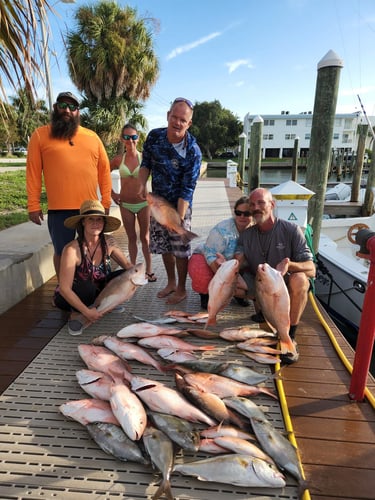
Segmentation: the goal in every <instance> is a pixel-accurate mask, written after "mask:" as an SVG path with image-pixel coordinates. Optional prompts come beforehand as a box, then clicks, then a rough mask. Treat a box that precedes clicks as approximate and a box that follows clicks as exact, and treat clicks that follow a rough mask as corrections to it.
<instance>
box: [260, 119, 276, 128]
mask: <svg viewBox="0 0 375 500" xmlns="http://www.w3.org/2000/svg"><path fill="white" fill-rule="evenodd" d="M263 125H264V126H265V127H273V126H274V125H275V120H264V123H263Z"/></svg>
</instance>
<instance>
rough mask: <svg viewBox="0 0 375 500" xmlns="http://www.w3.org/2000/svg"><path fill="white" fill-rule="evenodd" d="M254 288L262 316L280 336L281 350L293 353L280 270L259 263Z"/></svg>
mask: <svg viewBox="0 0 375 500" xmlns="http://www.w3.org/2000/svg"><path fill="white" fill-rule="evenodd" d="M255 290H256V297H257V301H258V303H259V305H260V307H261V309H262V313H263V316H264V317H265V319H266V320H267V322H268V323H269V325H270V326H271V327H272V328H273V329H274V330H276V332H277V334H278V336H279V338H280V349H281V352H282V353H283V354H284V353H286V352H292V353H295V352H296V348H295V345H294V343H293V341H292V340H291V338H290V337H289V328H290V319H289V312H290V298H289V292H288V289H287V287H286V284H285V281H284V278H283V276H282V274H281V273H280V271H278V270H277V269H274V268H273V267H271V266H270V265H268V264H267V263H264V264H259V266H258V269H257V273H256V277H255Z"/></svg>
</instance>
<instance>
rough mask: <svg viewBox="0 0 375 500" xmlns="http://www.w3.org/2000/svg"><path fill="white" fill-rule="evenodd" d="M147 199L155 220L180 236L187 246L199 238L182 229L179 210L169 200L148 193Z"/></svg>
mask: <svg viewBox="0 0 375 500" xmlns="http://www.w3.org/2000/svg"><path fill="white" fill-rule="evenodd" d="M146 199H147V201H148V204H149V207H150V210H151V215H152V216H153V217H154V219H156V220H157V221H158V222H159V224H161V225H162V226H164V227H166V228H167V229H168V230H169V231H172V232H174V233H177V234H179V235H180V236H181V238H182V241H183V242H184V243H185V244H186V243H188V242H189V241H190V240H192V239H193V238H197V237H198V235H197V234H195V233H192V232H191V231H188V230H187V229H185V228H184V227H182V225H181V218H180V216H179V214H178V212H177V210H176V209H175V208H174V207H173V205H171V204H170V203H169V202H168V201H167V200H165V199H164V198H162V197H161V196H158V195H156V194H153V193H147V195H146Z"/></svg>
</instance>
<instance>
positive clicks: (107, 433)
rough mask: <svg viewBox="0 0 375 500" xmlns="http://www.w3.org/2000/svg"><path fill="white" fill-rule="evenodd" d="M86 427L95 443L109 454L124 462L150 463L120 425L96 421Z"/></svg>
mask: <svg viewBox="0 0 375 500" xmlns="http://www.w3.org/2000/svg"><path fill="white" fill-rule="evenodd" d="M86 428H87V430H88V433H89V434H90V436H91V437H92V439H93V440H94V441H95V443H96V444H97V445H98V446H99V447H100V448H101V449H102V450H103V451H104V452H105V453H108V455H112V456H114V457H115V458H117V459H118V460H122V461H123V462H127V461H130V462H138V463H140V464H148V463H150V462H149V460H147V458H146V457H145V456H144V455H143V454H142V452H141V450H140V448H139V447H138V445H137V444H136V443H134V441H132V440H131V439H129V438H128V437H127V435H126V434H125V432H124V431H123V430H122V429H121V427H119V426H118V425H114V424H106V423H104V422H94V423H92V424H88V425H86Z"/></svg>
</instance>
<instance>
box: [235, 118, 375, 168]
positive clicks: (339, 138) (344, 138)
mask: <svg viewBox="0 0 375 500" xmlns="http://www.w3.org/2000/svg"><path fill="white" fill-rule="evenodd" d="M260 117H261V118H262V119H263V138H262V158H263V159H265V158H291V157H292V156H293V149H294V141H295V139H296V138H298V139H299V141H298V144H299V156H300V157H305V156H307V153H308V151H309V147H310V137H311V126H312V119H313V114H312V111H307V112H303V113H299V114H296V115H292V114H290V113H289V111H281V114H280V115H250V113H247V115H246V116H245V118H244V133H245V134H246V137H247V144H246V145H245V147H246V151H248V148H249V145H250V132H251V125H252V122H253V120H254V119H255V118H257V119H259V118H260ZM368 118H369V120H370V123H374V124H375V117H371V116H370V117H368ZM365 123H366V119H365V117H364V116H363V115H362V114H361V113H360V112H358V113H348V114H337V115H336V116H335V122H334V130H333V138H332V149H334V150H336V151H337V152H338V153H340V154H343V155H352V154H355V153H356V151H357V145H358V133H357V127H358V125H360V124H365ZM366 148H368V149H372V136H371V135H370V134H368V138H367V140H366Z"/></svg>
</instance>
